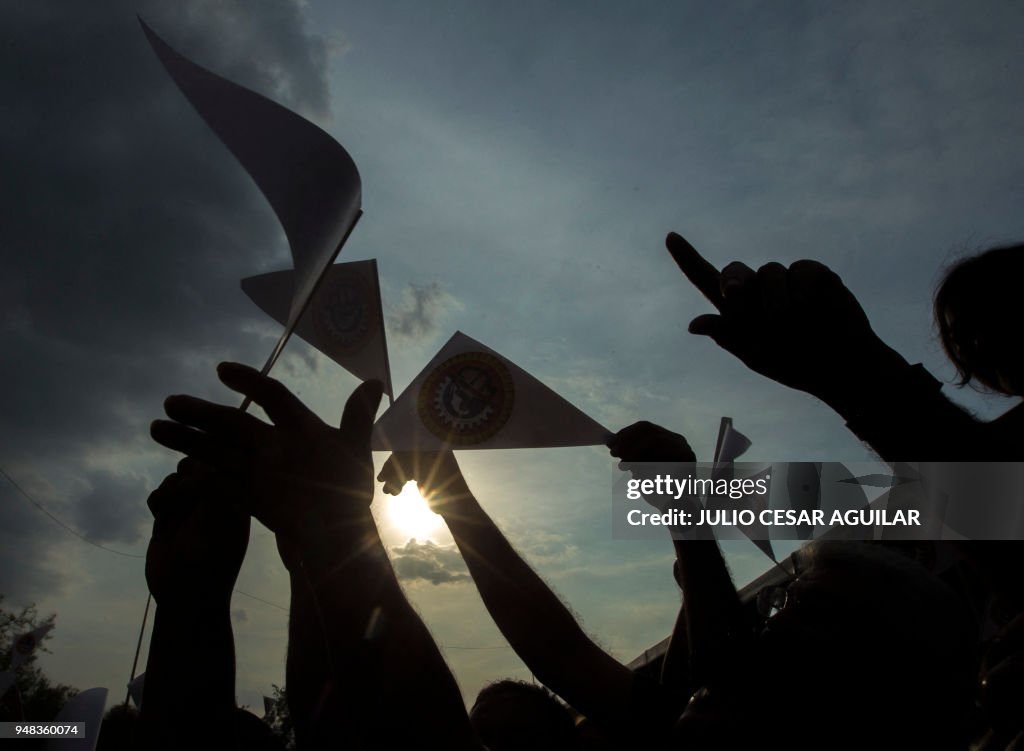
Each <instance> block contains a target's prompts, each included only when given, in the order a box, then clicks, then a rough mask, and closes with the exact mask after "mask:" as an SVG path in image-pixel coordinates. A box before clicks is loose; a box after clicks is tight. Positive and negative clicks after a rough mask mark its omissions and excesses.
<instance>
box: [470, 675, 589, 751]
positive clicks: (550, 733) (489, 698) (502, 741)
mask: <svg viewBox="0 0 1024 751" xmlns="http://www.w3.org/2000/svg"><path fill="white" fill-rule="evenodd" d="M469 720H470V722H471V723H472V724H473V729H474V730H476V733H477V736H478V737H479V738H480V742H481V743H483V744H484V745H485V746H487V748H488V749H490V751H547V750H548V749H551V751H554V750H555V749H558V750H559V751H561V750H562V749H573V748H575V747H576V723H575V719H574V718H573V715H572V713H571V712H570V711H569V709H568V708H567V707H566V706H565V705H564V704H562V703H561V702H560V701H559V700H558V699H556V698H555V697H554V695H552V694H551V692H549V691H548V690H547V689H545V688H543V687H541V686H535V685H533V684H531V683H526V682H524V681H514V680H503V681H496V682H494V683H491V684H490V685H488V686H485V687H484V688H483V690H481V691H480V693H479V694H478V695H477V697H476V702H474V704H473V709H471V710H470V713H469Z"/></svg>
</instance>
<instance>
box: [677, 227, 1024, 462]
mask: <svg viewBox="0 0 1024 751" xmlns="http://www.w3.org/2000/svg"><path fill="white" fill-rule="evenodd" d="M666 245H667V247H668V249H669V252H670V253H671V254H672V257H673V258H674V259H675V261H676V263H677V264H678V266H679V268H680V270H681V271H682V272H683V273H684V274H685V275H686V277H687V278H688V279H689V280H690V281H691V282H692V283H693V284H694V286H696V287H697V289H698V290H699V291H700V292H701V293H702V294H703V295H704V296H705V297H706V298H707V299H708V301H709V302H711V303H712V305H714V306H715V308H716V309H717V311H718V312H717V313H714V314H705V315H701V316H698V317H697V318H695V319H694V320H693V321H691V323H690V325H689V331H690V332H691V333H694V334H701V335H705V336H708V337H710V338H711V339H713V340H714V341H715V342H716V343H717V344H718V345H719V346H720V347H722V348H723V349H725V350H726V351H728V352H730V353H732V354H733V355H735V356H736V357H737V358H739V359H740V360H741V361H742V362H743V363H744V364H746V365H747V366H748V367H749V368H751V369H752V370H754V371H756V372H758V373H761V374H762V375H765V376H767V377H769V378H771V379H773V380H776V381H778V382H779V383H782V384H784V385H786V386H789V387H791V388H795V389H799V390H801V391H806V392H807V393H809V394H812V395H813V396H816V397H818V398H819V399H821V400H822V401H824V402H825V403H826V404H828V405H829V406H830V407H832V409H833V410H835V411H836V412H837V413H838V414H839V415H840V416H841V417H842V418H843V419H844V420H845V421H846V423H847V425H848V427H849V428H850V429H851V430H852V431H853V432H854V433H855V434H856V435H857V436H858V437H859V438H860V439H861V440H863V441H865V442H866V443H868V444H869V445H870V446H871V447H872V448H873V449H874V450H875V451H876V452H877V453H878V454H879V456H881V457H882V458H883V459H885V460H886V461H907V460H909V459H914V460H924V459H927V460H940V459H946V460H954V459H955V460H965V459H971V458H978V459H991V458H992V457H993V456H1005V455H1006V453H1007V451H1008V450H1009V449H1008V447H1007V446H1006V445H1004V444H1005V438H1004V437H1003V435H1002V432H1001V431H998V430H994V429H993V428H992V426H990V425H989V424H987V423H983V422H979V421H978V420H976V419H975V418H974V417H973V416H971V415H970V414H969V413H967V412H966V411H965V410H964V409H962V408H961V407H959V406H957V405H956V404H954V403H953V402H951V401H949V400H948V399H947V398H946V397H945V396H944V395H943V394H942V393H941V391H940V388H941V384H940V383H939V381H937V380H936V379H935V378H933V377H932V376H931V375H930V374H928V373H927V371H925V370H924V368H923V367H921V366H920V365H911V364H910V363H908V362H907V361H906V360H905V359H904V358H903V357H902V356H901V355H900V354H899V353H898V352H897V351H896V350H894V349H893V348H891V347H889V346H888V345H887V344H885V342H884V341H882V339H881V338H880V337H879V336H878V335H877V334H876V333H875V331H874V330H873V329H872V327H871V324H870V322H869V320H868V318H867V315H866V314H865V313H864V310H863V308H861V306H860V303H859V302H858V301H857V299H856V297H854V295H853V293H852V292H850V290H849V289H848V288H847V287H846V286H845V285H844V284H843V282H842V280H841V279H840V278H839V276H838V275H837V274H835V272H833V271H832V270H831V269H829V268H828V267H827V266H824V265H823V264H820V263H817V262H816V261H797V262H795V263H793V264H792V265H790V266H789V268H786V267H784V266H783V265H782V264H779V263H768V264H765V265H764V266H762V267H761V268H759V269H758V270H757V271H756V272H755V271H754V270H753V269H751V268H749V267H748V266H746V265H745V264H742V263H738V262H737V263H731V264H729V265H728V266H726V267H725V268H724V269H722V271H721V272H719V271H718V269H717V268H715V267H714V266H713V265H712V264H710V263H709V262H708V261H707V260H705V259H704V258H703V257H702V256H701V255H700V254H699V253H698V252H697V250H696V249H694V248H693V246H692V245H690V244H689V243H688V242H687V241H686V240H684V239H683V238H682V237H680V236H679V235H677V234H675V233H671V234H669V236H668V238H667V240H666Z"/></svg>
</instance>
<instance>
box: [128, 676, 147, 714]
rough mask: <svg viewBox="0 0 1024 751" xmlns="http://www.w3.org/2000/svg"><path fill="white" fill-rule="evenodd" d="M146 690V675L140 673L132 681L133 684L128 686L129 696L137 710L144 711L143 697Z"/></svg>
mask: <svg viewBox="0 0 1024 751" xmlns="http://www.w3.org/2000/svg"><path fill="white" fill-rule="evenodd" d="M145 688H146V674H145V673H139V674H138V675H137V676H135V677H134V678H133V679H132V682H131V683H129V684H128V696H130V697H131V699H132V702H134V703H135V708H136V709H140V710H141V709H142V695H143V693H144V691H145Z"/></svg>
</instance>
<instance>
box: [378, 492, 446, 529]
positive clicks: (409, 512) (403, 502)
mask: <svg viewBox="0 0 1024 751" xmlns="http://www.w3.org/2000/svg"><path fill="white" fill-rule="evenodd" d="M388 517H389V518H390V519H391V523H392V524H394V525H395V527H396V528H397V529H398V531H399V532H401V533H402V534H403V535H405V536H406V537H415V538H416V539H417V540H426V539H427V538H429V537H430V533H431V532H433V531H434V530H435V529H437V528H438V527H439V526H441V517H440V516H438V515H437V514H435V513H434V512H433V511H431V510H430V507H429V506H428V505H427V502H426V501H425V500H424V499H423V496H421V495H420V491H419V489H418V488H417V487H416V483H415V481H413V480H410V481H409V482H407V483H406V484H405V487H404V488H402V492H401V493H399V494H398V495H395V496H389V498H388Z"/></svg>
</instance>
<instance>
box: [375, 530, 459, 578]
mask: <svg viewBox="0 0 1024 751" xmlns="http://www.w3.org/2000/svg"><path fill="white" fill-rule="evenodd" d="M391 563H392V565H393V566H394V567H395V573H397V574H398V576H399V578H401V579H406V580H416V579H422V580H423V581H427V582H430V583H431V584H435V585H436V584H449V583H452V582H460V581H468V580H469V578H470V577H469V572H468V570H467V569H466V563H465V561H463V560H462V556H461V555H459V551H458V549H457V548H456V547H455V546H454V545H438V544H437V543H434V542H431V541H430V540H427V541H426V542H417V541H416V540H409V541H408V542H407V543H405V545H403V546H401V547H395V548H391Z"/></svg>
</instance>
